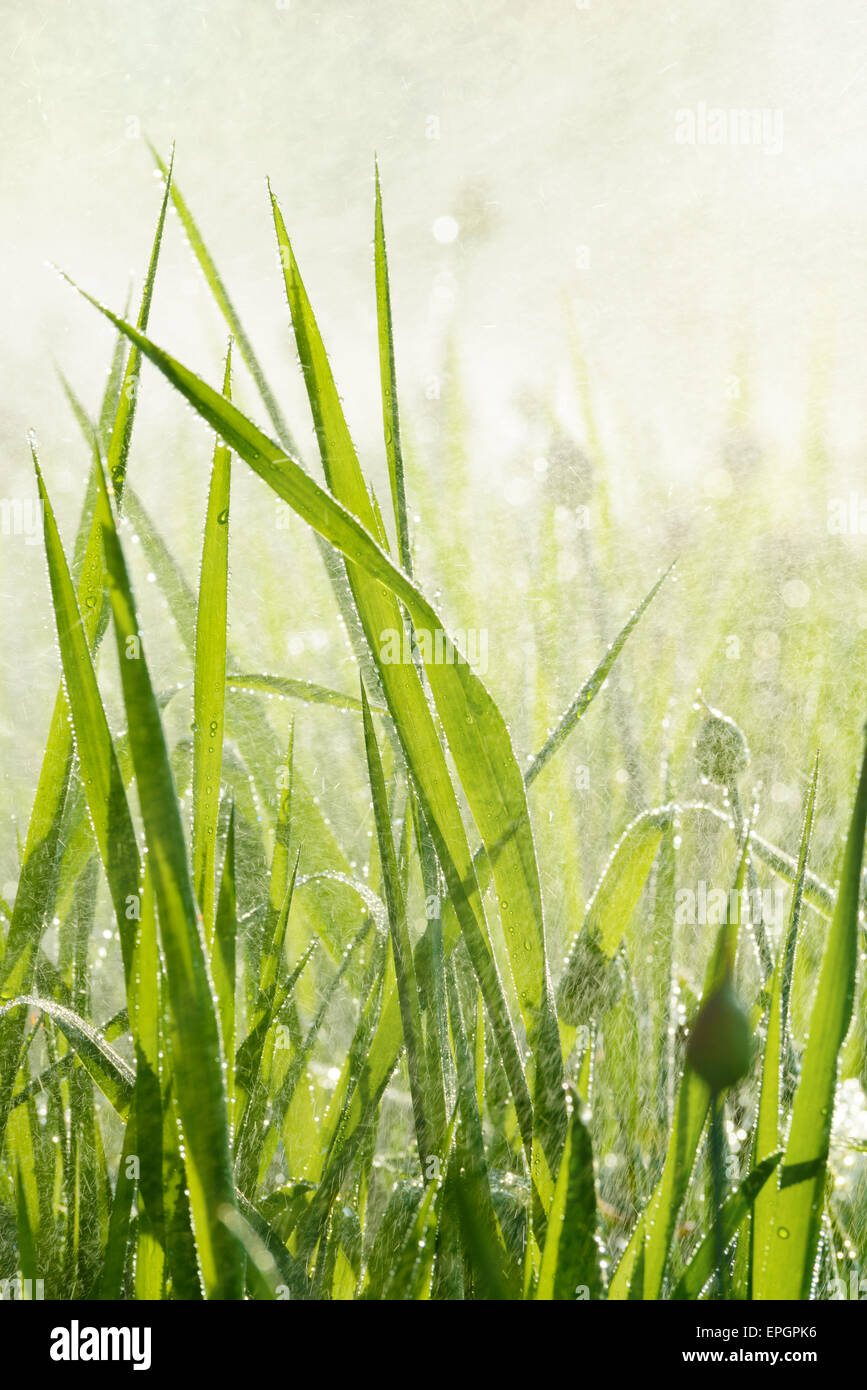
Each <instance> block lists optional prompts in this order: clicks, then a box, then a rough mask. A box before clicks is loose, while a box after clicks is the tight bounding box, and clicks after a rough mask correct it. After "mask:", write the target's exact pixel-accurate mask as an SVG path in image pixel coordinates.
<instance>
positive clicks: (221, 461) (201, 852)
mask: <svg viewBox="0 0 867 1390" xmlns="http://www.w3.org/2000/svg"><path fill="white" fill-rule="evenodd" d="M223 395H224V396H225V397H226V399H227V400H231V397H232V344H231V342H230V343H229V348H228V351H227V353H226V366H225V371H224V374H223ZM231 479H232V454H231V450H229V449H227V448H226V446H225V444H224V443H223V442H222V440H221V439H220V437H219V436H218V437H217V441H216V443H215V445H214V461H213V466H212V470H211V486H210V491H209V493H208V510H207V517H206V520H205V540H204V547H203V550H202V571H201V578H200V581H199V603H198V610H197V614H196V657H195V678H194V683H193V881H194V884H195V888H196V898H197V901H198V903H199V906H200V907H201V909H202V918H203V921H204V927H205V941H206V942H207V945H208V948H209V949H210V946H211V942H212V939H213V934H214V913H215V910H216V854H217V813H218V811H219V806H220V778H221V770H222V763H223V724H224V717H225V696H226V625H227V620H228V598H229V494H230V488H231Z"/></svg>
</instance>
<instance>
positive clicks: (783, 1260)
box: [754, 747, 867, 1299]
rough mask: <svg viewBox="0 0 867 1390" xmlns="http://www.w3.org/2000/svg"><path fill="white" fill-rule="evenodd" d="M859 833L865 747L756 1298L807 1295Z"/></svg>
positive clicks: (864, 813) (848, 981)
mask: <svg viewBox="0 0 867 1390" xmlns="http://www.w3.org/2000/svg"><path fill="white" fill-rule="evenodd" d="M865 828H867V747H865V752H864V757H863V761H862V764H861V773H860V776H859V779H858V786H857V790H856V793H855V804H854V808H853V811H852V818H851V820H850V822H849V832H848V835H847V839H846V849H845V852H844V856H843V869H842V873H841V875H840V887H839V890H838V893H837V904H836V907H835V909H834V916H833V918H832V920H831V926H830V928H829V930H828V935H827V939H826V942H825V950H824V954H823V956H822V966H821V971H820V974H819V981H818V984H817V986H816V991H815V998H814V1002H813V1008H812V1012H811V1015H810V1029H809V1040H808V1042H807V1046H806V1050H805V1052H804V1057H803V1061H802V1063H801V1076H800V1080H799V1082H798V1089H797V1091H796V1092H795V1099H794V1103H793V1106H792V1124H791V1129H790V1130H789V1138H788V1141H787V1143H786V1152H785V1158H784V1160H783V1166H782V1168H781V1170H780V1190H779V1193H778V1194H777V1201H776V1205H775V1208H774V1214H773V1218H772V1229H771V1234H770V1238H769V1239H770V1247H771V1248H770V1250H769V1251H767V1252H766V1253H765V1254H764V1257H763V1256H762V1253H760V1254H759V1259H758V1261H757V1268H756V1271H755V1289H754V1296H755V1297H756V1298H769V1297H773V1298H775V1299H806V1298H809V1296H810V1288H811V1285H812V1280H813V1269H814V1266H815V1262H816V1252H817V1248H818V1243H819V1231H820V1226H821V1220H822V1209H823V1197H824V1190H825V1174H826V1169H827V1163H828V1150H829V1147H830V1141H831V1124H832V1122H833V1118H834V1100H835V1092H836V1088H837V1074H838V1067H839V1056H840V1051H841V1048H842V1046H843V1043H844V1042H845V1040H846V1034H847V1033H848V1031H849V1025H850V1023H851V1020H852V1008H853V1003H854V999H855V981H856V975H857V969H858V934H859V923H858V913H859V902H860V884H861V868H862V864H863V858H864V833H865Z"/></svg>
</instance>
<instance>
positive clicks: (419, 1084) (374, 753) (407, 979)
mask: <svg viewBox="0 0 867 1390" xmlns="http://www.w3.org/2000/svg"><path fill="white" fill-rule="evenodd" d="M361 699H362V703H363V709H364V713H363V717H364V746H365V751H366V753H367V771H368V777H369V779H370V791H371V796H372V798H373V818H374V824H375V826H376V837H377V842H378V845H379V858H380V865H381V868H382V880H383V887H384V890H385V901H386V906H387V908H388V922H389V930H390V933H391V949H392V954H393V957H394V973H395V979H396V981H397V993H398V999H399V1001H400V1015H401V1022H402V1024H403V1040H404V1045H405V1047H406V1060H407V1068H408V1070H409V1085H410V1093H411V1095H412V1105H413V1114H414V1117H415V1133H416V1141H417V1143H418V1154H419V1160H420V1162H421V1166H422V1170H424V1167H425V1164H426V1162H427V1157H428V1154H429V1152H430V1149H431V1144H432V1141H433V1136H432V1135H431V1133H430V1125H429V1121H428V1096H427V1089H428V1077H427V1068H426V1066H425V1050H424V1034H423V1032H422V1025H421V1010H420V1008H419V1001H418V984H417V982H416V978H415V967H414V963H413V954H412V944H411V942H410V939H409V929H408V927H407V921H406V901H405V897H404V892H403V885H402V883H401V879H400V873H399V871H398V864H397V856H396V854H395V850H394V840H393V838H392V831H391V813H390V809H389V804H388V793H387V791H386V787H385V777H384V774H383V770H382V759H381V758H380V755H379V747H378V745H377V742H376V731H375V730H374V727H373V719H372V717H371V713H370V707H369V706H368V703H367V697H366V695H365V693H364V686H362V687H361Z"/></svg>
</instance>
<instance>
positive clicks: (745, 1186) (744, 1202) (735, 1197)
mask: <svg viewBox="0 0 867 1390" xmlns="http://www.w3.org/2000/svg"><path fill="white" fill-rule="evenodd" d="M781 1158H782V1154H781V1153H775V1154H769V1155H768V1157H767V1158H765V1159H763V1160H762V1162H761V1163H758V1164H756V1166H755V1167H754V1168H753V1169H751V1171H750V1172H749V1173H748V1175H747V1176H746V1178H744V1181H743V1182H742V1183H741V1185H740V1187H739V1188H738V1189H737V1191H736V1192H733V1193H732V1194H731V1196H730V1197H729V1198H728V1199H727V1201H726V1202H725V1204H724V1206H723V1208H722V1211H721V1212H720V1227H721V1238H722V1244H723V1248H725V1247H726V1246H727V1245H728V1244H729V1242H730V1241H731V1240H733V1239H734V1236H735V1233H736V1231H737V1229H738V1227H739V1226H740V1225H741V1223H742V1221H743V1220H744V1217H745V1216H748V1215H749V1212H750V1210H751V1209H752V1208H753V1207H754V1204H755V1202H756V1200H757V1198H758V1197H759V1195H760V1194H761V1193H762V1191H763V1190H765V1184H766V1183H767V1182H768V1179H769V1178H770V1177H771V1176H772V1175H773V1173H774V1172H775V1171H776V1168H777V1165H778V1164H779V1162H780V1159H781ZM716 1258H717V1252H716V1236H715V1232H714V1231H708V1233H707V1235H706V1236H705V1238H704V1240H703V1241H702V1242H701V1244H700V1245H699V1247H698V1249H697V1250H696V1252H695V1254H694V1255H693V1257H692V1259H691V1260H690V1262H689V1264H688V1265H687V1267H686V1269H685V1270H684V1271H683V1274H682V1275H681V1276H680V1278H679V1280H678V1281H677V1284H676V1285H675V1287H674V1290H673V1292H672V1295H671V1297H672V1299H697V1298H698V1297H699V1295H700V1293H701V1291H702V1289H703V1288H704V1286H705V1284H707V1283H708V1282H709V1280H710V1279H711V1277H712V1276H713V1272H714V1269H715V1268H716Z"/></svg>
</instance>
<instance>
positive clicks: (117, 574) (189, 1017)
mask: <svg viewBox="0 0 867 1390" xmlns="http://www.w3.org/2000/svg"><path fill="white" fill-rule="evenodd" d="M97 518H98V519H99V522H100V525H101V526H102V530H103V537H104V544H105V555H106V564H107V568H108V574H109V582H110V590H111V606H112V613H113V617H114V626H115V635H116V639H117V649H118V660H119V663H120V671H121V683H122V688H123V697H124V704H125V707H126V712H127V719H128V722H129V730H130V743H131V747H132V753H133V761H134V763H135V770H136V780H137V784H138V791H139V800H140V803H141V809H142V816H143V819H144V825H145V836H146V839H147V843H148V851H149V864H150V867H151V872H152V873H153V881H154V889H155V893H156V901H157V907H158V914H159V926H160V932H161V936H162V943H163V952H164V956H165V963H166V983H167V993H168V1002H169V1015H170V1040H171V1050H172V1059H173V1065H174V1072H175V1077H176V1083H177V1096H178V1107H179V1111H180V1116H181V1122H182V1125H183V1131H184V1142H185V1148H186V1171H187V1180H188V1183H189V1188H190V1198H191V1207H192V1213H193V1221H194V1225H195V1232H196V1241H197V1245H198V1250H199V1256H200V1259H201V1263H202V1273H203V1277H204V1281H205V1288H206V1291H207V1293H208V1295H209V1297H218V1298H240V1297H241V1296H242V1293H243V1264H244V1261H243V1252H242V1250H241V1248H240V1247H239V1246H238V1244H237V1242H236V1241H235V1240H234V1238H233V1237H232V1236H231V1235H230V1233H229V1232H228V1230H227V1228H226V1225H225V1223H224V1221H223V1208H224V1207H229V1208H231V1207H232V1206H233V1205H234V1184H233V1182H232V1168H231V1159H230V1152H229V1132H228V1120H227V1107H226V1092H225V1085H224V1080H223V1072H222V1049H221V1045H220V1033H219V1026H218V1023H217V1017H216V1009H215V1006H214V999H213V994H212V987H211V981H210V979H209V975H208V966H207V957H206V952H205V947H204V942H203V938H202V930H201V922H200V919H199V916H198V913H197V910H196V903H195V895H194V891H193V886H192V878H191V873H190V867H189V863H188V859H187V850H186V845H185V843H184V836H183V829H182V824H181V815H180V808H179V806H178V801H177V795H176V792H175V786H174V781H173V777H172V772H171V767H170V765H169V757H168V750H167V748H166V743H165V736H164V733H163V728H162V722H161V720H160V713H159V707H158V705H157V700H156V696H155V694H154V690H153V686H152V684H151V679H150V675H149V672H148V667H147V663H146V660H145V656H144V651H143V647H142V641H141V633H140V631H139V626H138V620H137V617H136V612H135V606H134V601H133V596H132V590H131V587H130V583H129V576H128V574H127V569H126V562H125V560H124V557H123V552H122V551H121V548H120V542H119V541H118V538H117V532H116V529H115V522H114V516H113V513H112V510H111V503H110V501H109V496H108V492H107V489H106V486H105V480H104V478H103V477H102V473H101V470H100V493H99V497H98V500H97Z"/></svg>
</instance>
